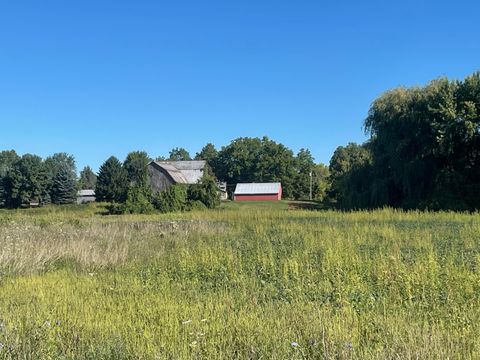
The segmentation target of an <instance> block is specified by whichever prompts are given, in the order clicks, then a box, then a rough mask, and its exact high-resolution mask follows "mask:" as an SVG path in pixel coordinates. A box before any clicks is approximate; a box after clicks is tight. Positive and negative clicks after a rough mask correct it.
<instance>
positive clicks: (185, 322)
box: [182, 319, 192, 325]
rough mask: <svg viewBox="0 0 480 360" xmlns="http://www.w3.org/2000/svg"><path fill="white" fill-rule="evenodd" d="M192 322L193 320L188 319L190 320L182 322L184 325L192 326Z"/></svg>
mask: <svg viewBox="0 0 480 360" xmlns="http://www.w3.org/2000/svg"><path fill="white" fill-rule="evenodd" d="M191 322H192V320H191V319H188V320H185V321H182V325H186V324H190V323H191Z"/></svg>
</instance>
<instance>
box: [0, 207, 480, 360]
mask: <svg viewBox="0 0 480 360" xmlns="http://www.w3.org/2000/svg"><path fill="white" fill-rule="evenodd" d="M100 211H101V208H99V207H98V206H80V207H77V206H72V207H57V208H54V207H51V208H43V209H30V210H19V211H0V359H3V358H5V359H10V358H13V359H17V358H18V359H59V358H60V359H83V358H87V359H137V358H140V359H191V358H194V359H306V358H310V359H447V358H450V359H478V358H480V336H479V334H480V216H479V214H478V213H477V214H466V213H465V214H462V213H446V212H440V213H424V212H401V211H394V210H388V209H387V210H378V211H373V212H367V211H363V212H351V213H342V212H335V211H307V210H299V207H298V206H295V210H293V209H292V208H291V207H289V205H288V204H287V203H285V202H281V203H276V204H272V203H258V204H251V203H244V204H240V205H239V204H234V203H228V204H224V205H223V206H222V208H221V209H219V210H213V211H203V212H190V213H184V214H180V213H179V214H166V215H160V214H158V215H148V216H146V215H145V216H143V215H142V216H141V215H139V216H133V215H129V216H102V215H100V214H98V213H99V212H100Z"/></svg>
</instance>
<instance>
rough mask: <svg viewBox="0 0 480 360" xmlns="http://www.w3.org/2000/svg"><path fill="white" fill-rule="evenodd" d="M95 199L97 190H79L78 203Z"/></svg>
mask: <svg viewBox="0 0 480 360" xmlns="http://www.w3.org/2000/svg"><path fill="white" fill-rule="evenodd" d="M93 201H95V190H92V189H88V190H79V191H77V204H85V203H89V202H93Z"/></svg>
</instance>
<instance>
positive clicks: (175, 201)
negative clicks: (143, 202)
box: [153, 184, 187, 213]
mask: <svg viewBox="0 0 480 360" xmlns="http://www.w3.org/2000/svg"><path fill="white" fill-rule="evenodd" d="M153 205H154V207H155V208H156V209H157V210H158V211H160V212H162V213H167V212H176V211H184V210H185V209H186V208H187V187H186V186H185V185H183V184H177V185H172V186H170V187H168V188H167V189H165V190H163V191H162V192H159V193H158V194H157V195H156V196H155V197H154V199H153Z"/></svg>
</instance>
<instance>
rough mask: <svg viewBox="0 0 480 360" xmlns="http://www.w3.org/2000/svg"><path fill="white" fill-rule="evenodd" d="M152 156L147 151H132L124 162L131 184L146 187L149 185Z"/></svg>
mask: <svg viewBox="0 0 480 360" xmlns="http://www.w3.org/2000/svg"><path fill="white" fill-rule="evenodd" d="M149 162H150V158H149V156H148V155H147V153H146V152H145V151H132V152H130V153H129V154H128V155H127V158H126V159H125V161H124V162H123V168H124V170H125V173H126V177H127V181H128V185H129V186H137V187H146V186H147V185H148V164H149Z"/></svg>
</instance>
